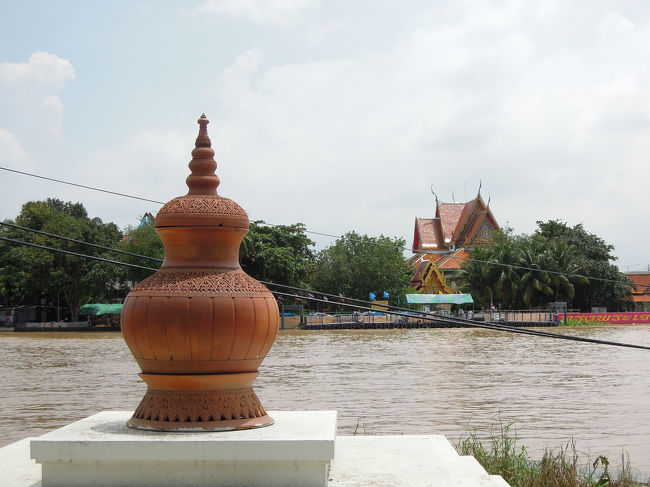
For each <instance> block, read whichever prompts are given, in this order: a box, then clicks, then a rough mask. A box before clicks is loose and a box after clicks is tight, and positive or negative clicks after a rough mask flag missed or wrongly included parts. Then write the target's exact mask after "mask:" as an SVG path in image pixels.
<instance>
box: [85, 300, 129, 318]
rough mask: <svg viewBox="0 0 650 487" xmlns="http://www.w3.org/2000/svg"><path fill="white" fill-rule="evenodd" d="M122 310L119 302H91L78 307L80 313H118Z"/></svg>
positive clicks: (93, 314) (96, 314)
mask: <svg viewBox="0 0 650 487" xmlns="http://www.w3.org/2000/svg"><path fill="white" fill-rule="evenodd" d="M121 312H122V305H121V304H102V303H91V304H84V305H83V306H82V307H81V308H80V309H79V314H80V315H92V316H99V315H119V314H120V313H121Z"/></svg>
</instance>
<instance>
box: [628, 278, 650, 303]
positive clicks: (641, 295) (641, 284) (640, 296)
mask: <svg viewBox="0 0 650 487" xmlns="http://www.w3.org/2000/svg"><path fill="white" fill-rule="evenodd" d="M625 275H626V276H627V278H628V279H630V280H631V281H632V282H634V284H635V286H633V287H632V289H631V291H632V302H633V303H634V309H633V311H642V312H645V311H650V271H637V272H626V273H625Z"/></svg>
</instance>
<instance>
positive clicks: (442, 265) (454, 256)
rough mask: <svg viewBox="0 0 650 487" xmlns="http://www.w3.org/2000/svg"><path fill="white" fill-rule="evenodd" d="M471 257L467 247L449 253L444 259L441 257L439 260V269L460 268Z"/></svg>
mask: <svg viewBox="0 0 650 487" xmlns="http://www.w3.org/2000/svg"><path fill="white" fill-rule="evenodd" d="M468 257H469V252H467V251H466V250H465V249H458V250H456V251H454V252H452V253H451V254H447V255H446V256H445V258H444V259H440V260H439V261H438V262H439V263H438V268H439V269H460V267H461V266H462V265H463V264H464V263H465V262H467V260H466V259H467V258H468Z"/></svg>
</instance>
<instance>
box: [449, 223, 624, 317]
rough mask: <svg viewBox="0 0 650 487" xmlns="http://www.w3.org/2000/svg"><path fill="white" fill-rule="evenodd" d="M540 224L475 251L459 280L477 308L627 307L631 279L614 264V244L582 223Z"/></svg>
mask: <svg viewBox="0 0 650 487" xmlns="http://www.w3.org/2000/svg"><path fill="white" fill-rule="evenodd" d="M537 227H538V228H537V230H536V231H535V233H533V234H532V235H523V234H522V235H514V234H513V233H512V232H511V231H509V230H506V231H504V232H501V233H499V234H497V236H496V237H495V239H494V241H493V242H492V243H491V244H489V245H485V246H478V247H474V248H473V249H472V250H470V259H471V260H469V261H468V262H467V263H466V264H464V265H463V266H462V269H461V273H460V281H461V282H462V290H463V291H464V292H468V293H471V294H472V297H473V298H474V302H475V303H476V305H477V306H478V307H483V308H487V307H489V306H490V305H492V304H495V305H496V306H497V307H499V308H501V309H522V308H526V309H530V308H535V307H539V306H546V305H547V303H548V302H550V301H565V302H568V303H569V308H577V309H580V310H583V311H589V310H591V308H592V307H595V306H602V307H606V308H607V309H608V310H609V311H623V310H625V307H626V304H627V300H628V299H629V298H630V286H631V285H632V282H631V281H629V280H628V279H627V278H626V276H625V274H623V273H621V272H619V270H618V268H617V267H616V266H615V265H614V264H613V262H614V261H615V260H616V257H615V256H614V255H613V253H612V252H613V250H614V247H613V246H612V245H609V244H607V243H606V242H605V241H604V240H602V239H601V238H600V237H598V236H596V235H594V234H592V233H589V232H587V231H586V230H585V229H584V228H583V226H582V224H578V225H575V226H573V227H570V226H568V225H567V224H566V223H563V222H559V221H555V220H550V221H548V222H541V221H538V222H537ZM486 263H493V264H497V265H491V264H487V265H486ZM548 271H550V272H548Z"/></svg>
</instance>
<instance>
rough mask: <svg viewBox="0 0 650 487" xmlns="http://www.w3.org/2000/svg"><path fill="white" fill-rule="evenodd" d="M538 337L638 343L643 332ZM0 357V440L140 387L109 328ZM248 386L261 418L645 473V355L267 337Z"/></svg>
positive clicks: (2, 350) (60, 336) (467, 341)
mask: <svg viewBox="0 0 650 487" xmlns="http://www.w3.org/2000/svg"><path fill="white" fill-rule="evenodd" d="M546 331H549V330H548V329H547V330H546ZM552 331H557V332H558V333H564V334H569V335H579V336H586V337H591V338H597V339H602V340H612V341H619V342H626V343H634V344H640V345H648V346H650V326H647V325H637V326H625V327H624V326H620V327H588V328H587V327H580V328H565V329H559V330H555V329H554V330H552ZM0 357H2V375H1V377H2V379H1V381H0V446H1V445H6V444H8V443H11V442H13V441H16V440H18V439H21V438H24V437H27V436H37V435H40V434H42V433H45V432H46V431H49V430H51V429H53V428H57V427H59V426H62V425H64V424H66V423H69V422H71V421H75V420H78V419H81V418H83V417H85V416H88V415H90V414H93V413H96V412H98V411H101V410H107V409H119V410H133V409H134V408H135V407H136V406H137V404H138V402H139V401H140V399H141V398H142V396H143V394H144V391H145V388H146V387H145V385H144V383H143V382H141V381H140V379H139V378H138V376H137V373H138V372H139V369H138V367H137V364H136V363H135V360H134V359H133V357H132V356H131V354H130V352H129V351H128V349H127V347H126V345H125V343H124V341H123V340H122V338H121V336H120V334H119V333H83V334H82V333H65V332H58V333H57V332H50V333H0ZM255 390H256V392H257V394H258V396H259V397H260V399H261V400H262V403H263V404H264V406H265V407H266V409H270V410H292V409H294V410H295V409H311V410H319V409H320V410H322V409H329V410H333V409H335V410H337V411H338V418H339V419H338V429H339V434H352V433H353V432H354V431H355V429H356V430H357V434H369V435H381V434H397V435H398V434H439V433H442V434H445V435H447V438H449V440H451V441H452V442H456V441H457V440H458V439H459V438H460V436H461V435H462V434H463V432H465V431H467V428H468V427H471V428H473V429H475V430H477V432H478V434H479V436H485V435H488V434H489V432H490V428H491V427H492V426H493V425H496V424H498V423H499V422H502V423H513V428H514V429H515V430H516V433H517V436H518V437H519V439H520V440H519V443H520V444H521V445H526V446H527V447H528V448H529V451H530V452H531V454H532V455H533V457H535V458H538V457H539V456H540V455H541V452H542V451H543V449H544V448H545V447H553V448H555V447H561V446H566V445H567V444H569V443H570V442H571V441H574V442H575V445H576V448H577V449H578V450H579V451H581V452H585V454H587V455H590V457H591V458H592V459H594V458H595V457H596V456H597V455H606V456H608V457H609V459H610V461H612V463H613V464H616V463H617V462H618V461H619V459H620V455H621V452H622V451H623V450H625V452H627V453H628V454H629V457H630V462H631V464H632V467H633V468H635V469H636V470H638V471H641V472H644V475H645V474H647V473H649V472H650V351H644V350H635V349H630V348H620V347H613V346H604V345H594V344H588V343H578V342H571V341H566V340H557V339H548V338H539V337H534V336H527V335H519V334H510V333H503V332H495V331H489V330H478V329H442V330H434V329H422V330H363V331H360V330H340V331H311V332H305V331H281V332H280V334H279V336H278V338H277V340H276V342H275V344H274V346H273V348H272V349H271V352H270V353H269V355H268V357H267V358H266V360H265V361H264V363H263V364H262V367H261V369H260V376H259V378H258V379H257V380H256V382H255Z"/></svg>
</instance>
